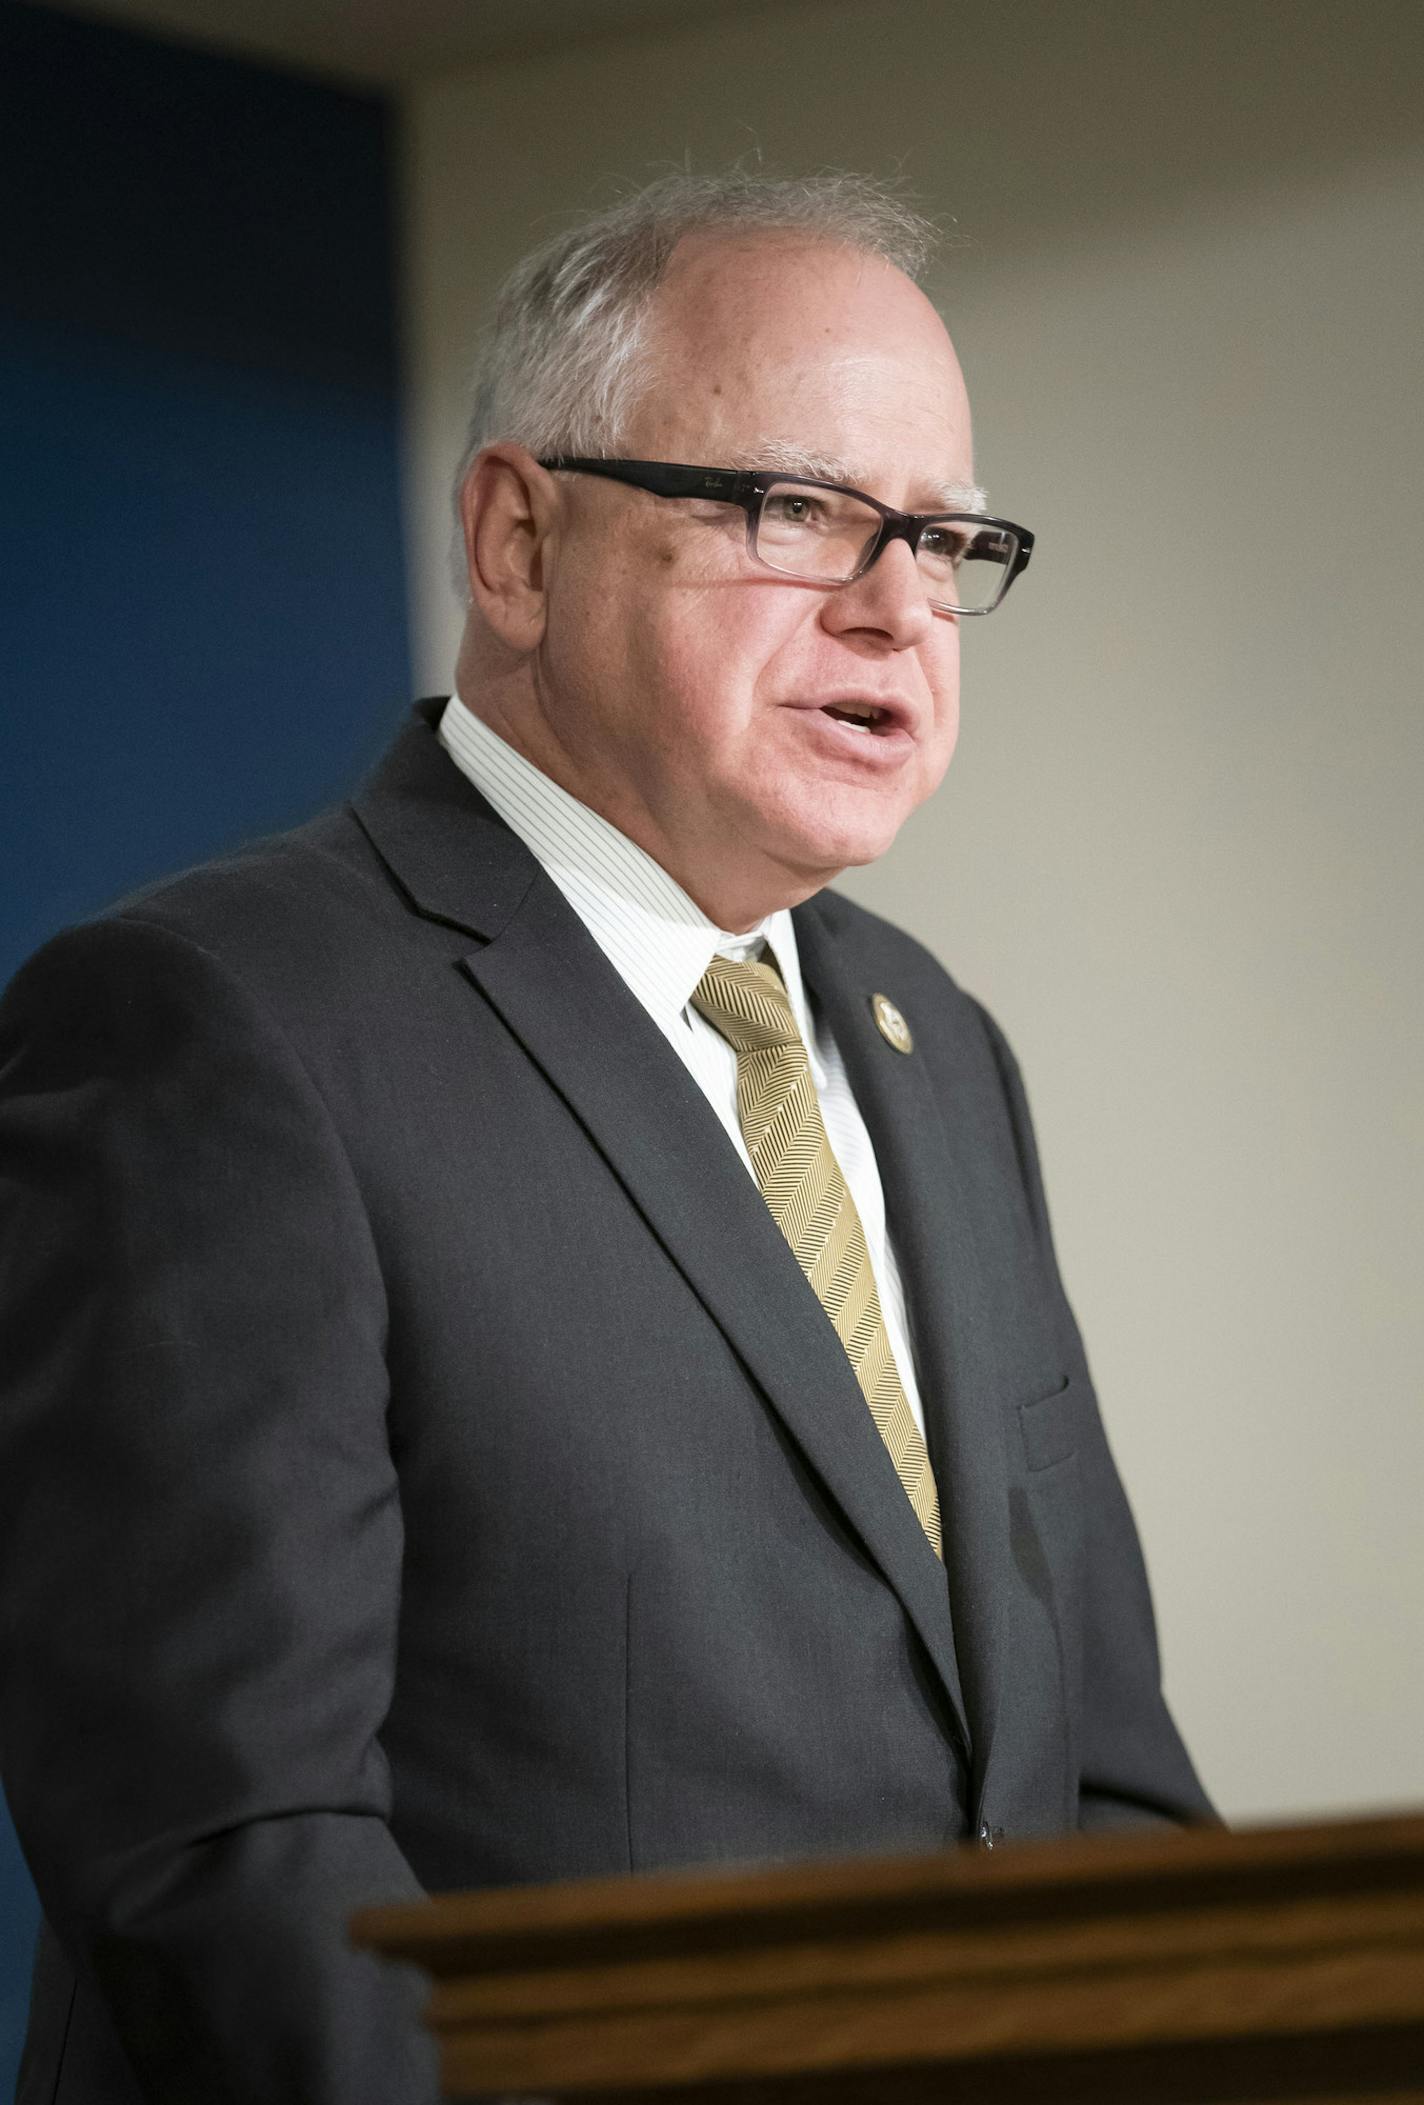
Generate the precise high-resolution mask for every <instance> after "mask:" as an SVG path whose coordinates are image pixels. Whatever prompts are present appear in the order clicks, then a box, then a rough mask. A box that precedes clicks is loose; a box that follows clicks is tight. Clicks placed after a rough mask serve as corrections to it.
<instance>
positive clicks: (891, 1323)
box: [439, 695, 925, 1433]
mask: <svg viewBox="0 0 1424 2105" xmlns="http://www.w3.org/2000/svg"><path fill="white" fill-rule="evenodd" d="M439 735H440V743H441V744H442V745H443V746H444V748H445V750H446V752H447V753H448V754H449V755H450V758H451V759H452V760H453V761H454V763H455V765H456V766H457V767H458V768H459V769H460V771H461V773H462V774H464V775H466V776H467V777H468V778H469V780H470V781H471V782H473V784H474V785H475V788H476V789H477V790H478V791H479V792H480V794H481V796H482V797H484V798H485V799H486V800H487V802H489V803H490V804H492V805H493V806H494V808H495V810H496V811H497V812H498V813H499V815H500V817H501V818H502V819H503V820H504V822H505V824H506V825H507V826H509V827H510V828H511V829H512V830H513V831H514V832H515V833H517V834H518V835H519V838H520V839H521V840H522V841H523V842H524V844H525V846H526V847H527V848H528V849H529V850H530V852H531V853H532V854H533V855H534V856H535V857H537V859H538V861H539V862H540V863H541V864H542V865H543V867H544V869H545V870H546V871H547V873H548V875H549V876H550V877H551V878H552V879H553V881H554V883H555V884H556V885H557V886H558V887H559V890H560V891H561V892H562V893H563V895H564V897H565V898H566V899H567V900H568V902H569V905H570V906H571V907H572V908H573V910H574V912H575V913H576V914H577V915H578V917H579V919H580V920H581V921H582V922H583V924H584V926H585V928H587V930H588V932H589V934H590V935H591V936H592V937H593V939H594V941H595V942H596V943H597V944H598V946H599V948H600V950H602V951H603V953H604V955H605V957H607V959H608V961H609V963H610V964H611V965H612V966H613V968H614V970H615V971H616V972H617V973H618V974H619V976H620V978H621V979H623V980H624V981H625V983H626V984H627V986H628V988H629V990H630V992H631V993H633V994H634V995H635V996H636V997H637V999H638V1000H639V1001H640V1002H641V1003H642V1005H643V1007H644V1008H645V1009H646V1010H647V1012H648V1014H649V1015H650V1016H651V1017H652V1019H653V1022H654V1023H655V1024H656V1025H657V1026H658V1029H659V1030H660V1031H661V1032H662V1033H663V1036H664V1037H665V1038H666V1039H667V1041H668V1043H669V1044H670V1045H671V1046H672V1048H673V1050H674V1052H675V1053H676V1054H677V1056H678V1058H679V1059H680V1060H681V1061H682V1063H683V1065H684V1066H685V1067H686V1068H687V1071H688V1073H689V1074H690V1075H691V1076H692V1078H693V1080H694V1081H695V1082H696V1083H697V1086H698V1088H699V1089H701V1091H702V1093H703V1095H704V1096H705V1097H706V1098H707V1101H708V1103H709V1104H710V1105H711V1106H712V1109H713V1110H714V1111H715V1112H716V1114H717V1116H718V1118H719V1119H720V1120H721V1121H722V1124H723V1126H724V1127H725V1128H726V1131H727V1136H728V1138H729V1139H730V1141H731V1143H732V1145H733V1147H735V1149H736V1150H737V1153H738V1154H739V1155H740V1157H741V1159H742V1161H743V1163H744V1164H745V1166H746V1170H747V1174H748V1175H749V1176H751V1175H752V1165H751V1158H750V1157H749V1156H748V1154H747V1148H746V1142H745V1141H744V1140H743V1138H742V1128H741V1123H740V1120H739V1119H738V1116H737V1055H736V1052H735V1050H734V1048H733V1047H732V1046H731V1045H730V1044H729V1043H728V1041H727V1040H726V1039H725V1038H724V1037H723V1036H722V1033H721V1032H720V1031H719V1030H718V1029H717V1028H716V1026H715V1025H714V1024H711V1023H709V1022H708V1021H707V1019H706V1017H705V1016H702V1015H699V1013H698V1011H697V1010H696V1009H694V1008H693V1007H692V1006H691V996H692V992H693V989H694V988H695V987H696V985H697V983H698V981H699V980H700V979H701V977H702V975H703V973H704V972H705V971H706V970H707V967H708V965H709V964H710V963H711V962H712V959H713V957H714V956H720V957H730V958H740V959H746V958H753V959H754V958H756V957H759V956H760V955H761V952H762V949H763V947H767V948H769V949H770V950H771V951H772V952H773V954H774V956H775V959H776V963H777V966H778V968H779V969H780V972H781V977H782V979H783V980H784V981H785V984H786V992H787V996H788V998H789V1000H790V1002H791V1010H792V1014H793V1015H794V1016H795V1018H796V1022H797V1024H798V1026H799V1028H800V1031H801V1035H802V1037H803V1038H804V1039H805V1041H806V1047H807V1051H808V1053H809V1055H810V1062H811V1079H812V1081H813V1082H814V1084H815V1087H816V1095H817V1097H818V1099H819V1101H820V1106H821V1117H822V1119H823V1120H824V1122H825V1127H826V1137H827V1139H828V1140H829V1141H830V1144H831V1148H832V1150H833V1152H834V1154H835V1158H836V1160H837V1162H838V1163H839V1164H840V1167H841V1174H842V1176H843V1177H844V1178H845V1180H846V1183H847V1184H848V1185H849V1187H850V1192H851V1196H852V1198H853V1199H854V1200H855V1206H856V1211H857V1213H859V1215H860V1221H861V1226H862V1228H863V1229H864V1231H865V1243H866V1248H867V1250H868V1252H869V1254H870V1265H871V1270H872V1271H873V1272H874V1274H875V1285H876V1289H877V1291H878V1293H879V1296H880V1307H881V1312H882V1314H883V1315H884V1317H885V1327H886V1330H887V1331H888V1333H889V1337H890V1349H891V1351H892V1352H893V1354H894V1356H895V1365H896V1368H897V1370H898V1372H899V1375H900V1380H901V1382H902V1384H903V1386H904V1390H905V1395H906V1397H907V1398H908V1400H909V1405H910V1409H911V1410H912V1411H913V1412H914V1414H915V1421H916V1423H917V1424H918V1426H919V1428H920V1431H921V1433H923V1432H924V1429H925V1419H924V1409H923V1406H922V1405H921V1402H920V1394H919V1388H918V1386H917V1384H916V1380H915V1365H914V1358H913V1355H912V1353H911V1351H910V1338H909V1326H908V1323H907V1321H906V1316H905V1295H904V1289H903V1287H902V1286H901V1284H900V1270H899V1266H898V1265H897V1264H896V1262H895V1252H894V1250H893V1248H892V1246H891V1243H890V1237H889V1234H888V1232H887V1229H886V1223H885V1194H884V1192H883V1190H882V1189H881V1184H880V1171H879V1169H878V1168H877V1166H876V1161H875V1150H874V1148H873V1147H872V1146H871V1144H870V1135H869V1133H868V1132H867V1131H866V1127H865V1121H864V1119H863V1118H862V1117H861V1115H860V1112H859V1110H858V1108H857V1106H856V1101H855V1098H854V1097H853V1096H852V1094H851V1088H850V1081H849V1079H848V1077H847V1075H846V1071H845V1068H844V1066H843V1065H842V1063H841V1057H840V1054H839V1052H838V1051H837V1050H836V1046H835V1041H834V1040H833V1039H832V1038H831V1036H830V1034H829V1032H827V1031H826V1030H824V1029H823V1028H818V1027H817V1025H816V1022H815V1019H814V1018H813V1017H812V1015H811V1011H810V1008H809V1006H808V1004H807V1000H806V990H805V987H804V986H803V984H802V980H801V964H800V959H799V958H798V956H797V951H796V931H795V928H794V927H793V925H792V920H791V915H790V913H789V912H788V911H787V910H786V909H785V908H782V909H781V910H780V911H778V912H777V913H774V914H769V915H768V916H767V918H766V920H765V921H763V922H762V923H761V924H760V926H759V927H757V928H754V929H752V930H750V931H749V932H748V933H747V934H745V935H730V934H728V933H727V931H726V930H725V929H721V928H718V927H717V925H716V923H715V922H713V921H709V920H708V918H707V916H706V914H704V913H703V912H702V910H701V908H700V907H699V906H698V905H697V904H696V903H695V902H694V901H693V900H692V899H690V898H689V897H688V895H687V893H686V892H685V891H684V890H683V889H682V886H681V885H680V884H678V883H676V882H675V880H674V879H673V878H671V877H669V875H668V873H667V871H666V870H664V869H662V868H661V867H660V865H659V864H657V863H655V862H654V861H653V859H652V857H651V856H650V855H646V854H644V852H643V850H642V849H641V848H639V847H638V846H636V844H635V843H634V842H632V841H630V840H629V839H628V837H627V835H626V834H623V833H620V832H619V831H618V829H617V827H616V826H611V825H610V824H609V823H608V821H607V819H604V818H600V817H599V815H598V813H597V812H595V811H591V810H590V809H589V807H588V806H587V805H586V804H581V803H580V802H579V801H578V799H577V797H573V796H570V794H569V792H568V791H567V790H566V789H561V788H560V786H559V784H558V783H557V782H553V781H551V780H550V779H549V777H548V776H547V775H546V774H544V773H543V772H542V771H541V770H540V769H539V768H537V767H535V766H534V764H533V762H532V761H529V760H526V759H525V758H524V756H523V754H522V753H516V752H515V750H514V748H513V747H512V746H511V745H509V744H507V743H506V741H505V740H504V739H502V738H501V737H500V736H499V735H498V733H497V732H494V731H492V730H491V729H490V727H489V725H488V724H486V723H484V722H482V721H481V720H480V718H479V717H477V716H475V715H473V714H472V713H471V712H470V710H468V709H467V708H466V707H465V705H464V703H463V702H462V701H461V700H460V698H459V696H458V695H453V696H452V697H451V699H450V700H449V701H448V702H447V703H446V705H445V708H444V710H443V711H442V713H441V717H440V734H439Z"/></svg>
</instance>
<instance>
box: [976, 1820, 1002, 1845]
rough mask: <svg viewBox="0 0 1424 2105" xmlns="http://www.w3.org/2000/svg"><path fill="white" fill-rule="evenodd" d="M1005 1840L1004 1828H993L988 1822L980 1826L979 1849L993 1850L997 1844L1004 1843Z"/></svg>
mask: <svg viewBox="0 0 1424 2105" xmlns="http://www.w3.org/2000/svg"><path fill="white" fill-rule="evenodd" d="M1003 1839H1004V1830H1003V1828H1002V1827H991V1826H990V1825H989V1823H988V1821H987V1820H985V1821H983V1822H982V1823H981V1824H980V1828H979V1847H980V1848H981V1849H992V1848H993V1846H994V1844H995V1843H996V1842H1002V1841H1003Z"/></svg>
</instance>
